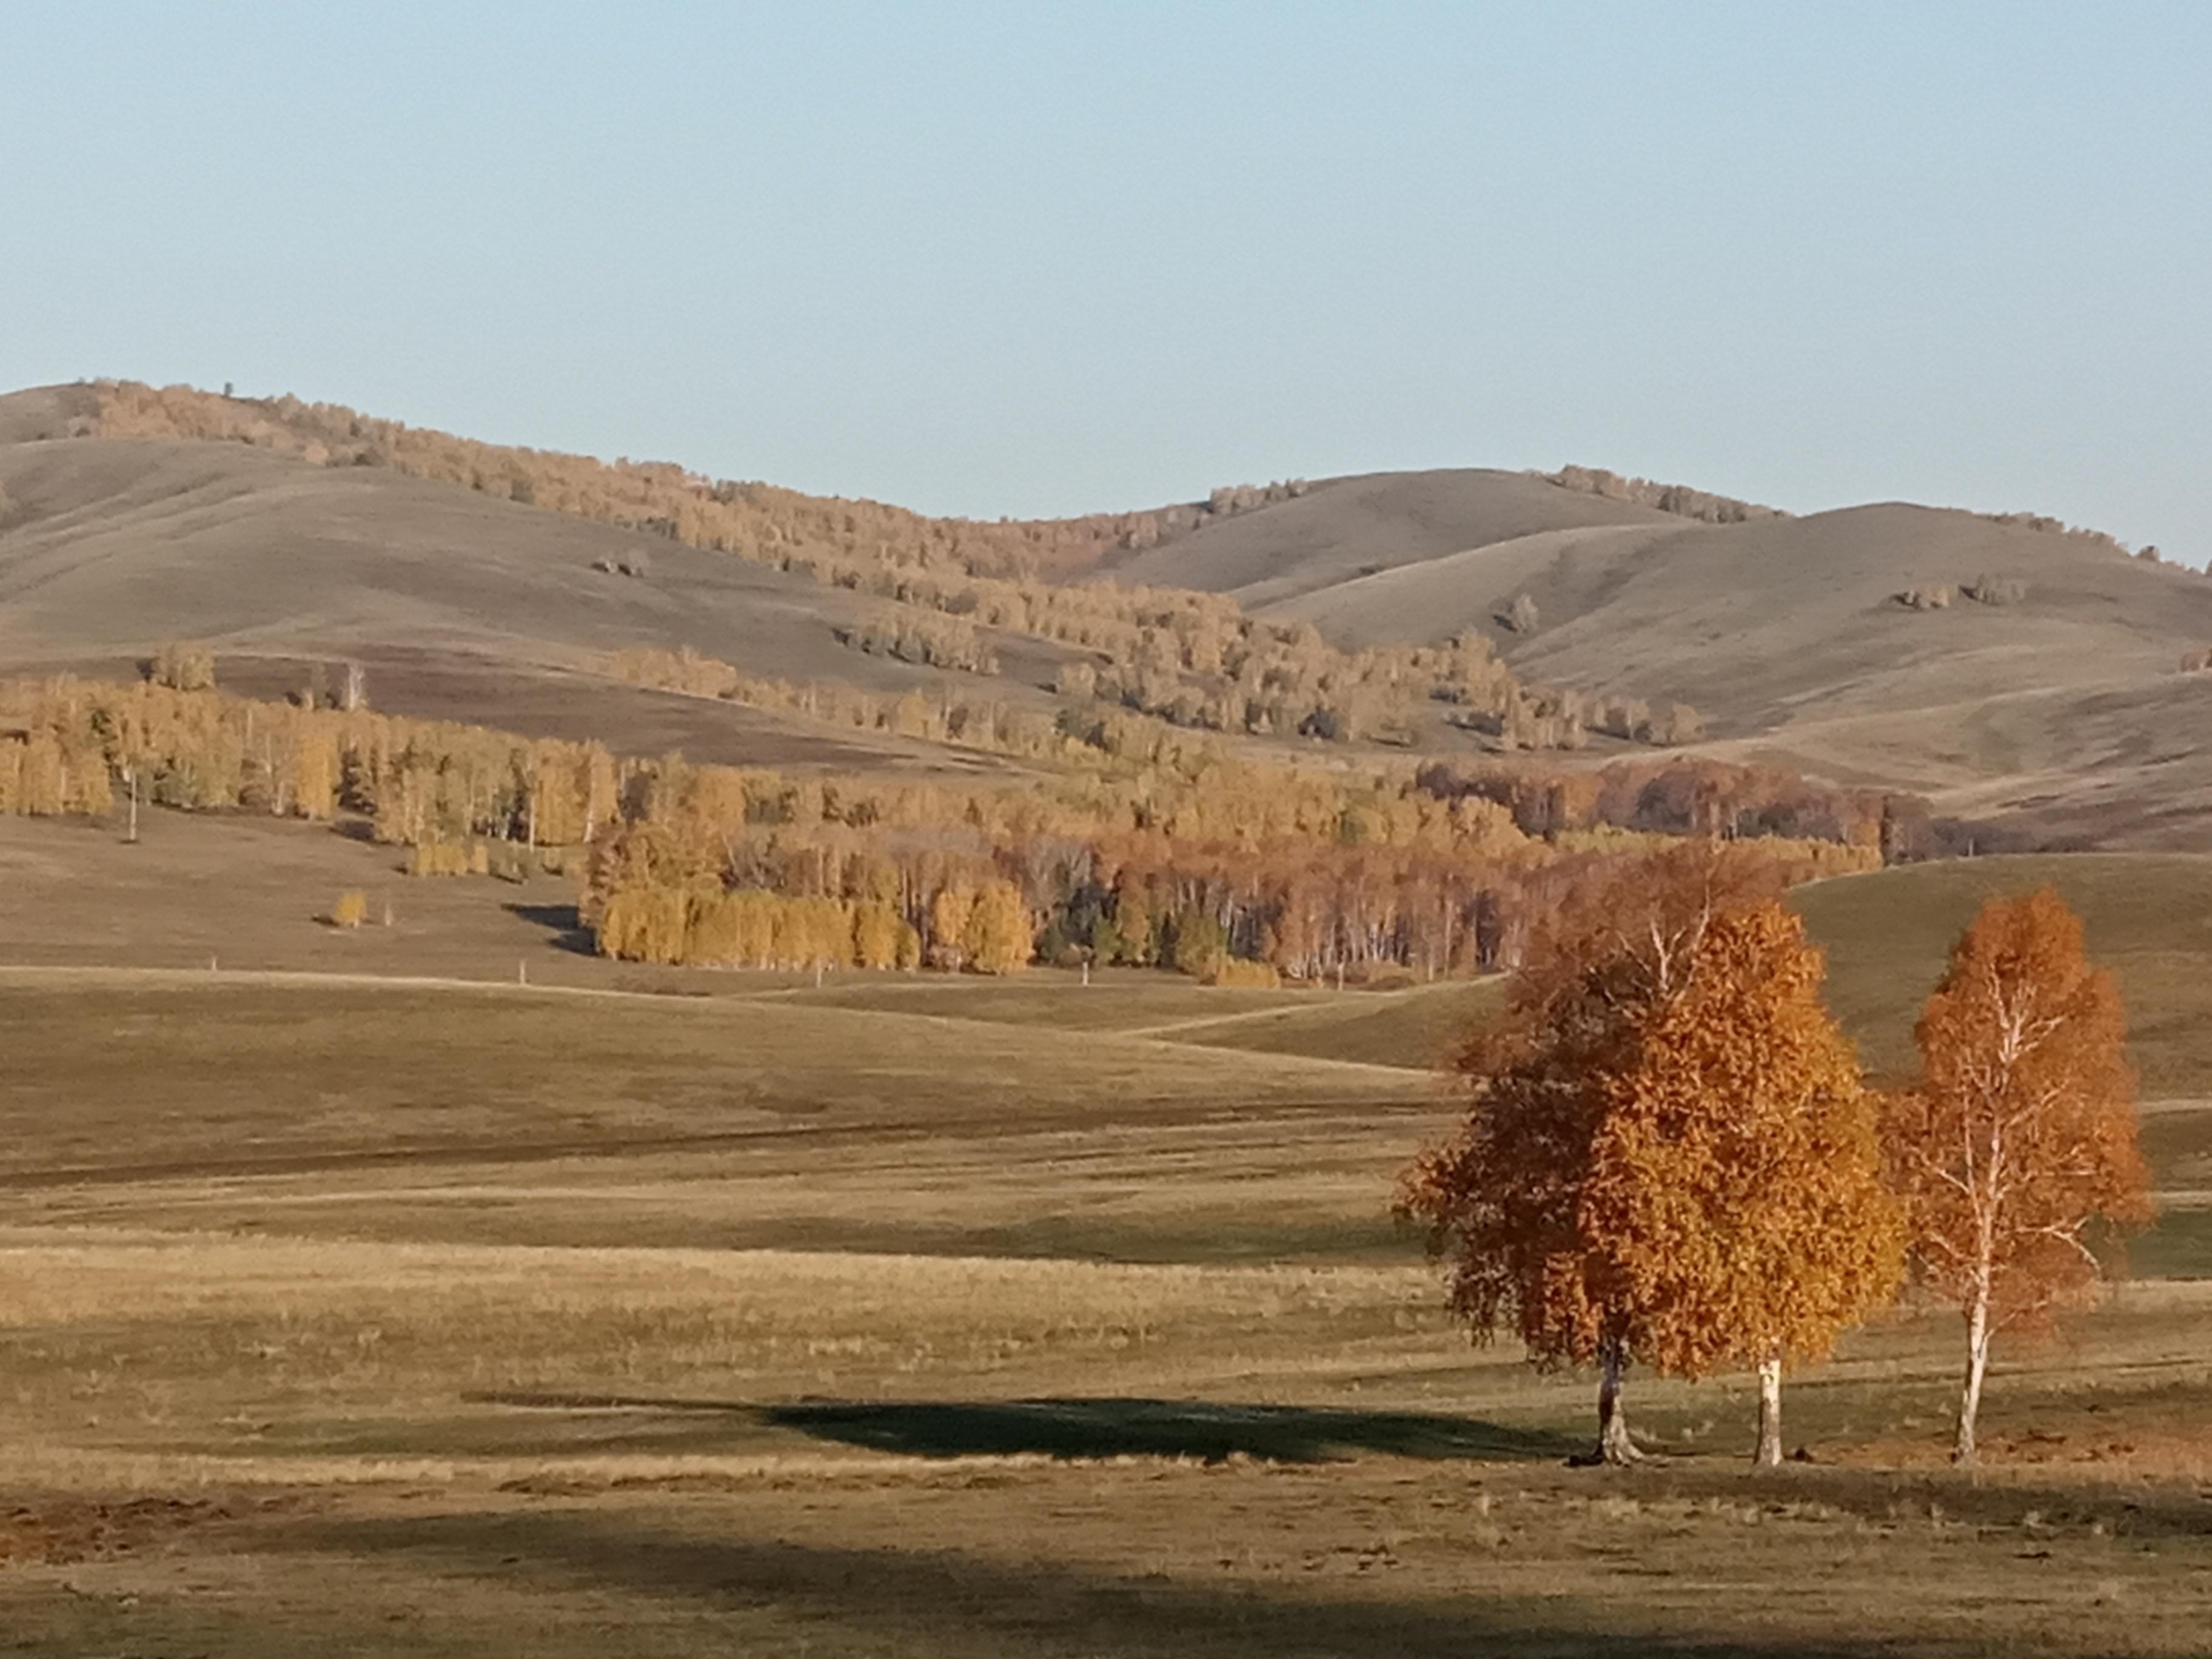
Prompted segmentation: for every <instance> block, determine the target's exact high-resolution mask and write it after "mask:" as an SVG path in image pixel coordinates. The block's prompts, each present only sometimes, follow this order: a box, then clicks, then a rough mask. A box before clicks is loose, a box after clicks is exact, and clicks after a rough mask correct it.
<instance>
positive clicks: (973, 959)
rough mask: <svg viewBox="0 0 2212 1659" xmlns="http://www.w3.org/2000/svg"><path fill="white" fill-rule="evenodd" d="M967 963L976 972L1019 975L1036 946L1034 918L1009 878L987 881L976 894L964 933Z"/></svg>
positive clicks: (1019, 891) (1018, 890)
mask: <svg viewBox="0 0 2212 1659" xmlns="http://www.w3.org/2000/svg"><path fill="white" fill-rule="evenodd" d="M963 942H964V945H965V947H966V954H967V958H968V965H969V968H971V969H974V970H975V972H977V973H979V974H1018V973H1019V972H1021V971H1022V970H1023V969H1025V968H1027V967H1028V966H1029V965H1030V956H1031V955H1032V954H1034V953H1035V951H1036V918H1035V917H1033V916H1032V915H1030V908H1029V906H1028V905H1026V904H1024V903H1023V902H1022V895H1021V890H1020V889H1019V888H1018V887H1016V886H1015V885H1014V884H1013V883H1012V882H1010V881H988V882H986V883H984V884H983V888H982V890H981V892H980V893H978V894H977V895H976V896H975V904H974V905H973V906H972V907H971V908H969V912H968V925H967V928H966V931H965V933H963Z"/></svg>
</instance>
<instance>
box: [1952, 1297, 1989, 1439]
mask: <svg viewBox="0 0 2212 1659" xmlns="http://www.w3.org/2000/svg"><path fill="white" fill-rule="evenodd" d="M1989 1368H1990V1293H1989V1291H1988V1289H1987V1287H1986V1286H1984V1287H1982V1288H1979V1289H1978V1290H1977V1291H1975V1293H1974V1299H1973V1302H1972V1305H1971V1306H1969V1307H1968V1309H1967V1310H1966V1387H1965V1389H1963V1390H1961V1392H1960V1395H1959V1438H1958V1442H1957V1443H1956V1444H1955V1445H1954V1446H1953V1448H1952V1449H1951V1461H1952V1462H1954V1463H1972V1462H1975V1461H1976V1460H1977V1458H1978V1452H1977V1450H1976V1449H1975V1445H1974V1423H1975V1419H1978V1417H1979V1416H1980V1415H1981V1412H1982V1379H1983V1378H1984V1376H1987V1375H1988V1373H1989Z"/></svg>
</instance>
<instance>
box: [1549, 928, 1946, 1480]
mask: <svg viewBox="0 0 2212 1659" xmlns="http://www.w3.org/2000/svg"><path fill="white" fill-rule="evenodd" d="M1825 967H1826V964H1825V963H1824V962H1823V960H1822V958H1821V955H1820V951H1818V950H1817V949H1815V948H1814V946H1812V945H1808V943H1807V942H1806V939H1805V934H1804V924H1803V923H1802V921H1800V920H1799V919H1798V918H1797V917H1796V915H1793V914H1792V913H1791V912H1790V911H1788V910H1785V909H1784V908H1783V907H1782V906H1781V905H1780V904H1778V903H1777V902H1774V901H1773V900H1772V899H1767V900H1764V901H1762V902H1759V903H1757V904H1754V905H1751V906H1748V907H1746V908H1741V909H1735V910H1730V911H1724V912H1723V913H1722V914H1720V915H1717V916H1715V917H1714V918H1713V920H1712V921H1711V923H1710V924H1709V925H1708V926H1706V927H1705V929H1704V930H1703V932H1702V933H1699V936H1698V938H1697V939H1696V941H1695V942H1694V944H1693V945H1692V947H1691V950H1690V954H1689V957H1688V960H1687V962H1686V964H1685V967H1684V969H1683V971H1682V974H1681V978H1680V988H1679V989H1678V990H1677V991H1676V992H1675V994H1674V995H1672V996H1671V997H1668V998H1666V999H1665V1000H1662V1002H1661V1003H1660V1004H1659V1005H1658V1006H1656V1007H1655V1008H1653V1009H1652V1010H1651V1011H1650V1012H1649V1013H1648V1014H1647V1015H1646V1016H1645V1017H1644V1020H1643V1023H1642V1026H1641V1029H1640V1030H1638V1033H1637V1034H1636V1038H1635V1042H1634V1052H1633V1055H1632V1060H1631V1061H1630V1063H1629V1064H1628V1066H1626V1069H1625V1070H1624V1071H1622V1072H1621V1073H1618V1074H1617V1075H1615V1076H1613V1077H1612V1078H1611V1079H1608V1080H1607V1097H1606V1100H1605V1111H1604V1117H1603V1121H1602V1123H1601V1127H1600V1128H1599V1130H1598V1133H1597V1145H1596V1146H1595V1152H1594V1154H1593V1157H1592V1159H1591V1165H1592V1167H1591V1174H1590V1178H1589V1186H1588V1188H1587V1190H1586V1191H1585V1194H1584V1195H1583V1209H1582V1216H1581V1222H1582V1225H1583V1227H1584V1228H1586V1229H1587V1230H1588V1231H1589V1232H1590V1233H1591V1234H1593V1235H1594V1236H1595V1237H1599V1238H1601V1239H1603V1240H1604V1241H1606V1244H1607V1249H1608V1251H1609V1253H1610V1255H1611V1258H1612V1263H1613V1273H1615V1274H1616V1275H1617V1277H1618V1279H1619V1280H1620V1283H1621V1284H1622V1285H1623V1286H1624V1287H1625V1296H1626V1300H1627V1302H1628V1304H1630V1306H1631V1307H1632V1308H1633V1309H1634V1310H1635V1331H1636V1335H1635V1346H1636V1350H1637V1352H1638V1353H1639V1354H1640V1355H1641V1356H1642V1357H1643V1358H1644V1359H1645V1360H1646V1361H1647V1362H1648V1363H1649V1364H1651V1365H1652V1366H1653V1368H1654V1369H1656V1370H1659V1371H1661V1372H1662V1373H1665V1374H1668V1375H1671V1376H1692V1377H1696V1376H1707V1375H1709V1374H1711V1372H1713V1371H1716V1370H1728V1369H1733V1368H1735V1367H1737V1366H1741V1365H1745V1364H1749V1365H1751V1366H1753V1367H1754V1368H1755V1369H1756V1370H1757V1371H1758V1374H1759V1433H1758V1439H1757V1443H1756V1445H1757V1449H1756V1451H1755V1453H1754V1454H1753V1455H1754V1457H1755V1459H1756V1461H1757V1462H1760V1463H1763V1464H1769V1465H1771V1464H1778V1463H1779V1462H1781V1461H1782V1376H1783V1371H1784V1367H1785V1365H1795V1364H1802V1363H1805V1362H1808V1361H1818V1360H1821V1359H1825V1358H1826V1357H1827V1356H1828V1354H1829V1352H1830V1351H1831V1350H1832V1348H1833V1346H1834V1345H1835V1340H1836V1338H1837V1336H1838V1334H1840V1333H1841V1332H1843V1331H1844V1330H1845V1329H1848V1328H1850V1327H1851V1326H1854V1325H1856V1324H1857V1323H1858V1322H1860V1321H1861V1320H1862V1319H1863V1318H1864V1317H1865V1316H1867V1315H1868V1314H1869V1312H1871V1311H1872V1310H1874V1309H1875V1308H1876V1307H1878V1306H1880V1305H1881V1304H1884V1303H1886V1302H1887V1300H1888V1298H1889V1297H1890V1295H1891V1294H1892V1292H1893V1291H1894V1290H1895V1289H1896V1286H1897V1283H1898V1280H1899V1277H1900V1275H1901V1273H1902V1270H1903V1255H1904V1241H1903V1235H1902V1231H1901V1229H1900V1226H1899V1218H1898V1213H1897V1206H1896V1204H1895V1202H1894V1201H1893V1200H1892V1199H1891V1197H1890V1195H1889V1194H1888V1192H1887V1190H1886V1189H1885V1188H1884V1186H1883V1184H1882V1168H1881V1147H1880V1142H1879V1140H1878V1139H1877V1134H1876V1127H1877V1126H1876V1115H1875V1103H1874V1100H1873V1098H1872V1097H1870V1096H1869V1094H1868V1093H1867V1091H1866V1090H1865V1089H1864V1087H1863V1085H1862V1083H1861V1079H1860V1075H1859V1068H1858V1063H1857V1058H1856V1057H1855V1056H1854V1054H1852V1052H1851V1048H1850V1043H1849V1042H1847V1041H1846V1040H1845V1039H1844V1036H1843V1034H1842V1033H1841V1032H1840V1031H1838V1030H1837V1029H1836V1024H1835V1022H1834V1021H1833V1020H1832V1018H1830V1017H1829V1015H1828V1012H1827V1010H1826V1008H1825V1007H1823V1006H1821V1003H1820V981H1821V979H1822V977H1823V975H1824V972H1825Z"/></svg>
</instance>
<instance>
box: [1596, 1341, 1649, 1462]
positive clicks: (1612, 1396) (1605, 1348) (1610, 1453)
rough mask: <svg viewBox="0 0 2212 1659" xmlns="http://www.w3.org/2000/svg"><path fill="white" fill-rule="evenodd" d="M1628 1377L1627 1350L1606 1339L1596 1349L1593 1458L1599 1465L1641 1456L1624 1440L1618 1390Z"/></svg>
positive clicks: (1624, 1416) (1625, 1418)
mask: <svg viewBox="0 0 2212 1659" xmlns="http://www.w3.org/2000/svg"><path fill="white" fill-rule="evenodd" d="M1627 1375H1628V1350H1627V1348H1626V1346H1624V1345H1623V1344H1622V1342H1621V1341H1620V1339H1619V1338H1618V1337H1610V1336H1609V1337H1607V1338H1606V1339H1605V1340H1604V1342H1603V1343H1602V1344H1601V1346H1600V1347H1599V1349H1598V1380H1597V1454H1596V1455H1595V1458H1594V1459H1593V1460H1592V1461H1593V1462H1599V1463H1614V1464H1620V1463H1636V1462H1642V1461H1643V1457H1644V1454H1643V1453H1642V1452H1640V1451H1638V1450H1637V1449H1636V1443H1635V1442H1634V1441H1632V1440H1631V1439H1630V1438H1629V1437H1628V1413H1626V1411H1624V1410H1623V1409H1622V1408H1621V1404H1620V1388H1621V1383H1622V1381H1623V1380H1624V1379H1625V1378H1626V1376H1627Z"/></svg>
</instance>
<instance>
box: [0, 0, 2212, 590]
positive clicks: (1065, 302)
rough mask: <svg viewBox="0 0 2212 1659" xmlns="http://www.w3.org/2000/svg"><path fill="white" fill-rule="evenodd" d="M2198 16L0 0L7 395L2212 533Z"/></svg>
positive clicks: (796, 469)
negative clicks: (1982, 511)
mask: <svg viewBox="0 0 2212 1659" xmlns="http://www.w3.org/2000/svg"><path fill="white" fill-rule="evenodd" d="M2208 89H2212V5H2206V4H2203V3H2196V4H2181V5H2165V6H2154V5H2133V6H2130V5H2116V4H2109V3H2100V4H2094V5H2092V4H2087V3H2084V4H2081V5H2075V6H2065V7H2061V6H2055V5H2053V6H2038V5H2033V4H2027V3H2009V4H1990V5H1967V4H1955V5H1939V4H1930V3H1915V4H1909V5H1900V6H1889V7H1885V6H1879V5H1872V4H1868V3H1863V0H1854V3H1848V4H1837V5H1818V4H1812V3H1802V0H1786V3H1785V0H1776V3H1772V4H1761V5H1689V4H1683V5H1674V6H1666V5H1659V4H1642V5H1553V6H1541V7H1539V6H1534V5H1527V6H1481V5H1474V4H1466V5H1413V4H1388V3H1375V0H1365V3H1352V0H1346V3H1343V4H1339V5H1330V6H1320V5H1304V6H1301V5H1256V4H1255V5H1231V4H1226V3H1224V4H1216V5H1210V6H1207V5H1199V4H1182V5H1170V4H1161V5H1152V6H1140V5H1116V6H1092V7H1084V6H1079V5H1073V4H1062V5H1044V4H1036V5H998V6H992V5H956V4H949V3H948V4H939V5H929V6H923V5H919V4H916V5H911V6H896V7H895V6H888V5H884V6H866V5H844V4H835V3H822V0H814V3H805V4H789V5H777V6H735V5H732V6H721V7H716V6H690V7H687V6H676V5H659V6H654V5H639V4H625V5H623V6H619V7H617V6H612V5H609V6H602V7H581V6H578V7H550V6H530V7H520V6H517V7H513V8H501V7H491V6H474V7H471V6H421V7H409V6H386V5H377V6H362V5H355V6H320V7H313V8H307V7H300V6H291V5H287V6H269V7H255V6H249V5H244V4H225V5H222V6H219V7H218V6H214V5H204V6H200V7H196V8H187V7H184V6H178V5H160V6H155V5H146V6H143V7H131V6H120V5H106V4H98V3H83V0H77V3H70V4H67V5H62V4H52V5H46V6H36V7H33V6H21V7H12V8H9V11H8V14H7V18H6V25H5V29H4V49H0V383H4V384H6V385H9V386H14V385H21V384H27V383H33V382H39V381H46V380H69V379H75V378H76V377H78V376H80V375H99V374H114V375H123V376H129V377H132V378H137V379H145V380H155V381H168V380H191V381H194V382H197V383H199V384H202V385H210V386H220V385H221V384H222V382H223V381H225V380H234V381H236V382H237V383H238V385H239V386H240V389H241V390H245V391H252V392H278V391H288V390H289V391H293V392H298V393H300V394H301V396H303V397H311V398H330V399H333V400H336V401H339V402H343V403H349V404H355V405H356V406H357V407H360V408H363V409H366V410H373V411H374V412H376V413H379V414H384V415H389V416H396V417H398V418H400V419H404V420H408V421H411V422H417V423H420V424H424V425H433V426H440V427H445V428H451V429H453V430H457V431H460V432H464V433H467V434H470V435H475V436H481V437H486V438H491V439H496V440H503V441H513V442H522V443H532V444H538V445H543V446H547V447H560V448H569V449H580V450H586V451H590V452H592V453H602V454H608V455H613V454H617V453H627V454H630V455H636V456H653V457H655V458H663V459H677V460H681V461H684V462H685V463H687V464H689V465H693V466H696V467H698V468H701V469H702V470H704V471H710V472H714V473H716V474H720V475H726V476H733V477H763V478H768V479H771V480H774V481H775V482H778V483H787V484H791V485H793V486H796V487H799V488H802V489H812V490H820V491H825V492H832V493H837V494H846V495H872V496H876V497H878V498H880V499H884V500H890V501H899V502H902V503H906V504H908V505H912V506H915V507H922V508H925V509H929V510H933V511H939V512H960V513H975V514H981V515H985V516H995V515H997V514H999V513H1054V512H1073V511H1081V510H1085V509H1090V508H1096V507H1123V506H1135V505H1142V504H1149V503H1153V502H1158V501H1166V500H1172V499H1180V498H1184V497H1188V496H1191V495H1196V494H1200V493H1202V492H1203V491H1204V490H1205V489H1207V488H1208V487H1210V486H1211V485H1213V484H1216V483H1228V482H1232V481H1241V480H1246V479H1251V480H1260V479H1264V478H1267V477H1280V476H1289V475H1292V474H1304V475H1307V476H1310V477H1322V476H1325V475H1328V474H1331V473H1337V472H1346V471H1367V470H1372V469H1380V468H1390V467H1416V466H1438V465H1498V466H1511V467H1520V466H1553V465H1558V464H1559V463H1560V462H1562V461H1566V460H1577V461H1583V462H1588V463H1591V464H1595V465H1607V466H1611V467H1614V468H1616V469H1619V470H1620V471H1638V472H1644V473H1648V474H1650V475H1653V476H1657V477H1666V478H1669V479H1679V480H1681V481H1684V482H1687V483H1695V484H1699V485H1701V486H1703V487H1705V488H1707V489H1719V490H1725V491H1729V492H1731V493H1735V494H1740V495H1749V496H1753V497H1755V498H1758V499H1760V500H1765V501H1772V502H1775V503H1777V504H1778V505H1782V506H1784V507H1793V508H1796V509H1799V510H1801V511H1803V510H1813V509H1817V508H1820V507H1830V506H1837V505H1842V504H1844V503H1848V502H1851V501H1864V500H1871V499H1888V498H1896V497H1903V498H1906V499H1911V500H1921V501H1936V502H1942V503H1946V504H1956V505H1961V506H1972V507H1984V508H1992V509H2007V508H2015V507H2031V508H2034V509H2036V510H2039V511H2043V512H2048V513H2057V514H2059V515H2061V516H2063V517H2065V518H2068V519H2070V520H2075V521H2079V522H2084V523H2088V524H2093V525H2095V526H2099V527H2100V528H2105V529H2109V530H2111V531H2112V532H2114V533H2116V534H2118V535H2119V536H2121V537H2123V538H2126V539H2128V540H2130V541H2131V542H2144V541H2154V542H2157V543H2159V544H2161V545H2162V546H2164V547H2165V548H2166V550H2168V551H2169V552H2172V553H2176V554H2179V555H2181V556H2187V557H2189V558H2191V559H2192V560H2195V561H2197V562H2202V561H2203V559H2204V557H2205V556H2207V555H2208V554H2212V465H2208V462H2212V416H2208V413H2207V410H2208V404H2207V389H2208V386H2212V329H2209V328H2208V309H2212V290H2208V266H2212V257H2208V256H2212V90H2208Z"/></svg>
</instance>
